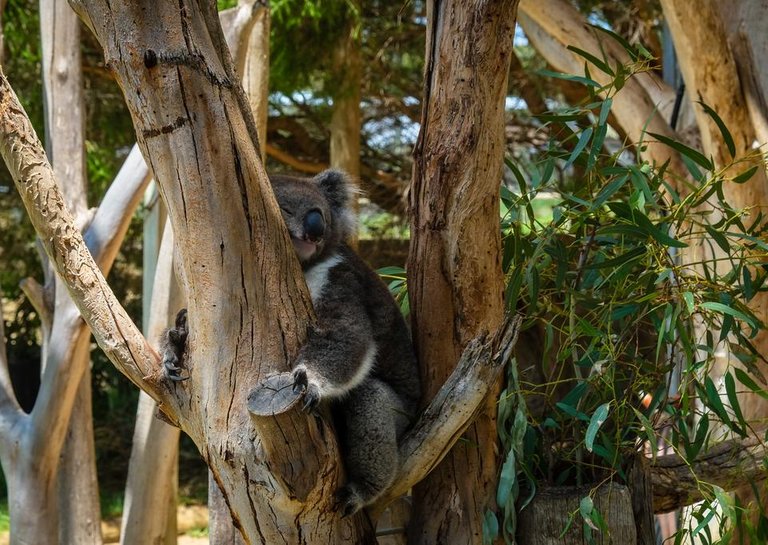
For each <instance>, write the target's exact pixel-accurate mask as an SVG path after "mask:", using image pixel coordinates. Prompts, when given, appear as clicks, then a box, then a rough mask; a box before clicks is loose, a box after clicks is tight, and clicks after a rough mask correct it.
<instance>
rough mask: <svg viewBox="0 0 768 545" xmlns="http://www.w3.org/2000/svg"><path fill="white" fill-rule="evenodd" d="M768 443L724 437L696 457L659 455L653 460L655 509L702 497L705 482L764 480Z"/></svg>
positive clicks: (728, 486)
mask: <svg viewBox="0 0 768 545" xmlns="http://www.w3.org/2000/svg"><path fill="white" fill-rule="evenodd" d="M766 457H768V445H766V444H765V442H763V441H761V440H760V439H759V438H758V437H749V438H747V439H734V440H732V441H724V442H722V443H719V444H717V445H715V446H714V447H712V448H710V449H709V450H708V451H707V452H705V453H704V454H701V455H699V456H698V457H697V458H696V460H694V461H692V462H691V461H690V460H686V459H685V458H683V457H682V456H680V455H679V454H669V455H666V456H659V457H658V458H656V460H655V461H653V462H652V463H651V482H652V485H653V511H654V512H655V513H666V512H668V511H672V510H674V509H677V508H679V507H684V506H686V505H691V504H692V503H695V502H697V501H700V500H703V499H704V498H705V495H704V494H705V493H706V485H705V486H702V485H703V484H704V483H706V484H709V485H715V486H719V487H720V488H722V489H724V490H735V489H736V488H739V487H741V486H744V485H746V484H747V483H757V482H761V481H764V480H765V479H766V477H767V476H768V473H766V470H765V461H766Z"/></svg>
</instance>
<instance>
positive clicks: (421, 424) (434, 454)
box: [373, 315, 521, 519]
mask: <svg viewBox="0 0 768 545" xmlns="http://www.w3.org/2000/svg"><path fill="white" fill-rule="evenodd" d="M520 322H521V317H520V316H519V315H516V316H514V317H511V316H507V317H506V319H505V320H504V322H503V323H502V325H501V327H500V328H499V329H498V331H497V332H496V333H495V334H494V335H493V336H492V337H490V338H489V337H488V335H482V336H480V337H477V338H476V339H474V340H472V341H471V342H470V343H469V344H468V345H467V347H466V348H465V350H464V353H463V354H462V355H461V359H459V362H458V363H457V364H456V368H455V369H454V371H453V373H451V376H450V377H449V378H448V380H447V381H446V382H445V384H443V386H442V388H440V390H439V392H438V393H437V395H436V396H435V398H434V399H433V400H432V402H431V403H430V404H429V406H428V407H427V408H426V410H425V411H424V412H423V413H422V414H421V416H420V418H419V420H418V421H417V422H416V424H415V425H414V427H413V428H412V429H411V430H410V431H409V432H408V433H407V435H406V436H405V437H404V438H403V441H402V443H401V445H400V459H401V460H402V462H403V463H402V466H401V467H400V469H399V471H398V474H397V476H396V477H395V479H394V484H393V485H392V487H390V488H389V489H388V490H387V491H386V492H384V495H383V496H382V497H381V498H380V499H379V500H378V501H377V503H376V505H375V506H374V508H373V511H374V512H380V511H382V510H383V509H384V508H385V507H386V506H387V504H389V503H390V502H392V501H394V500H395V499H397V498H398V497H400V496H402V495H403V494H405V493H406V492H407V491H408V490H409V489H410V488H411V487H412V486H413V485H415V484H416V483H418V482H419V481H421V480H422V479H423V478H424V477H426V476H427V475H428V474H429V472H430V471H432V469H433V468H434V467H435V466H436V465H437V464H438V463H440V461H441V460H442V459H443V458H444V457H445V455H446V454H448V451H450V450H451V447H453V445H454V443H456V441H457V440H458V439H459V437H461V435H462V434H463V433H464V431H465V430H466V429H467V426H469V425H470V424H471V423H472V421H473V419H474V417H475V415H476V414H477V412H478V411H479V410H480V408H481V405H482V403H483V401H485V399H486V397H487V395H488V393H489V392H490V391H491V388H492V387H493V384H494V383H495V382H496V381H497V379H498V378H499V374H500V373H501V371H502V370H503V369H504V368H505V367H506V365H507V364H508V363H509V361H510V359H511V358H512V355H513V352H514V348H515V344H517V335H518V332H519V329H520ZM375 518H376V517H375V516H374V519H375Z"/></svg>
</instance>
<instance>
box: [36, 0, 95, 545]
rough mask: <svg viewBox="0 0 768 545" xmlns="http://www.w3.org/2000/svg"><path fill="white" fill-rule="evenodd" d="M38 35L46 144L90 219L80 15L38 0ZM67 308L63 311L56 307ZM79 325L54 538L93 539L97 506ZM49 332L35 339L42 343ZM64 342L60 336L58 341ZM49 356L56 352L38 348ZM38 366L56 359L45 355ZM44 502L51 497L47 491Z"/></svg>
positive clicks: (86, 365)
mask: <svg viewBox="0 0 768 545" xmlns="http://www.w3.org/2000/svg"><path fill="white" fill-rule="evenodd" d="M40 35H41V44H42V65H43V91H44V101H43V103H44V110H45V129H46V131H45V132H46V150H47V153H48V158H49V160H50V161H51V164H52V165H53V169H54V173H55V175H56V177H57V178H58V179H59V180H61V181H62V191H63V193H64V197H65V199H66V202H67V205H68V206H69V208H70V211H71V212H72V214H73V215H74V216H75V218H76V221H77V223H78V224H79V225H85V224H87V222H88V221H89V220H90V217H89V213H88V209H87V180H86V173H85V134H84V130H85V121H84V113H85V106H84V102H83V77H82V69H81V66H80V22H79V21H78V19H77V16H76V15H75V13H74V12H73V11H72V9H71V8H70V7H69V5H68V4H67V3H66V1H65V0H41V1H40ZM47 277H48V280H49V281H51V280H52V285H49V286H46V288H47V289H50V290H52V291H53V293H55V297H56V304H55V307H54V308H51V309H49V313H52V315H53V329H54V331H55V330H56V328H57V326H58V320H57V318H56V315H57V314H58V313H60V312H61V309H62V307H63V306H67V307H72V308H74V303H73V302H72V301H71V300H70V299H69V296H68V294H67V292H66V289H65V288H64V286H63V285H61V283H60V280H59V279H58V278H57V277H55V276H54V275H52V274H48V275H47ZM64 314H65V315H67V313H66V312H65V313H64ZM78 329H79V331H78V333H77V334H76V336H75V337H73V338H72V339H71V340H70V341H69V342H73V343H75V345H76V346H77V348H76V349H75V350H74V351H73V352H72V353H71V357H72V358H75V359H77V360H81V361H76V362H73V363H71V364H69V365H70V366H72V367H75V368H78V369H84V372H83V375H82V378H81V379H80V386H79V388H78V392H77V397H76V400H75V405H74V407H73V410H72V414H71V415H66V414H62V415H61V418H65V419H66V418H67V417H68V416H69V430H68V431H67V437H66V440H65V441H64V447H63V451H62V453H61V464H60V465H59V470H58V476H57V481H58V484H57V486H58V495H59V503H58V508H57V510H58V512H59V513H60V519H59V542H60V543H79V544H82V545H99V544H100V543H101V542H102V539H101V525H100V524H101V510H100V505H99V488H98V482H97V479H96V448H95V446H94V442H93V415H92V407H91V373H90V350H89V344H90V343H89V340H90V331H88V329H87V328H84V327H81V328H78ZM48 341H49V339H47V338H45V337H44V338H43V343H44V344H45V343H46V342H48ZM64 342H67V341H66V340H65V341H64ZM44 353H46V354H47V355H49V356H52V355H55V354H57V353H60V352H58V351H49V350H48V349H47V348H46V349H45V350H44ZM47 359H48V360H49V361H46V362H44V367H47V366H49V365H52V366H59V365H61V362H59V361H56V359H55V356H54V357H53V358H47ZM51 501H55V500H54V499H53V498H51Z"/></svg>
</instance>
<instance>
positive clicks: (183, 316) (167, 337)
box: [160, 308, 189, 382]
mask: <svg viewBox="0 0 768 545" xmlns="http://www.w3.org/2000/svg"><path fill="white" fill-rule="evenodd" d="M188 334H189V330H188V329H187V309H185V308H183V309H181V310H180V311H179V313H178V314H177V315H176V322H175V324H174V327H171V328H169V329H166V330H165V331H164V332H163V334H162V336H161V337H160V357H161V358H162V360H163V371H164V372H165V376H166V377H168V378H169V379H170V380H173V381H176V382H179V381H182V380H187V379H188V378H189V377H188V376H183V375H182V369H183V359H184V351H185V350H186V348H187V336H188Z"/></svg>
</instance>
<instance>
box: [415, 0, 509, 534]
mask: <svg viewBox="0 0 768 545" xmlns="http://www.w3.org/2000/svg"><path fill="white" fill-rule="evenodd" d="M516 12H517V2H516V1H514V0H511V1H502V2H439V3H437V2H428V3H427V44H426V68H425V76H424V77H425V84H424V98H423V106H422V118H421V130H420V133H419V138H418V141H417V144H416V149H415V151H414V173H413V184H412V188H411V217H412V222H411V251H410V256H409V260H408V290H409V297H410V301H411V315H412V323H413V331H414V341H415V345H416V350H417V354H418V357H419V362H420V365H421V372H422V384H423V389H424V393H425V396H426V399H427V400H430V399H432V398H433V397H434V396H435V393H436V392H437V391H438V389H439V388H440V387H441V385H442V384H443V383H444V382H445V381H446V379H447V377H448V376H449V375H450V374H451V372H452V371H453V369H454V366H455V365H456V362H457V360H458V359H459V355H460V354H461V352H462V350H463V348H464V347H465V346H466V345H467V343H468V342H469V340H470V339H472V338H473V337H474V336H476V335H478V333H480V332H482V331H493V330H495V329H496V327H497V326H498V324H499V323H500V321H501V319H502V315H503V311H504V309H503V293H502V292H503V283H502V282H503V275H502V274H501V257H500V256H501V253H500V249H501V242H500V238H499V226H498V221H499V220H498V210H499V183H500V181H501V174H502V161H503V156H504V100H505V96H506V90H507V76H508V73H509V66H510V59H511V55H512V40H513V36H514V28H515V15H516ZM437 309H439V311H437V312H436V310H437ZM497 393H498V392H497V390H496V388H491V391H490V392H489V393H488V395H487V396H486V398H485V400H484V403H483V406H482V409H481V410H480V411H479V413H478V415H477V417H476V420H475V422H474V423H473V424H472V425H471V426H470V427H469V429H468V430H467V431H466V433H465V435H464V440H463V441H461V442H460V443H457V445H456V446H455V447H454V448H453V450H452V451H451V452H450V453H449V454H448V455H447V457H446V458H445V460H443V461H442V462H441V463H440V464H439V465H438V466H437V467H436V468H435V469H434V470H433V471H432V473H430V475H429V476H428V477H427V478H426V479H425V480H424V481H423V482H421V483H420V484H419V485H418V486H416V487H415V488H414V512H413V518H412V521H411V529H410V532H409V543H412V544H420V543H423V544H429V543H441V544H446V545H449V544H453V543H456V544H462V545H466V544H470V543H473V544H474V543H480V542H481V541H482V519H483V516H484V514H485V512H486V510H488V509H494V508H495V505H494V498H495V493H496V479H497V470H498V458H497V457H498V449H497V447H496V439H497V438H496V425H495V424H496V423H495V414H496V409H495V403H496V397H497V395H496V394H497Z"/></svg>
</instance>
